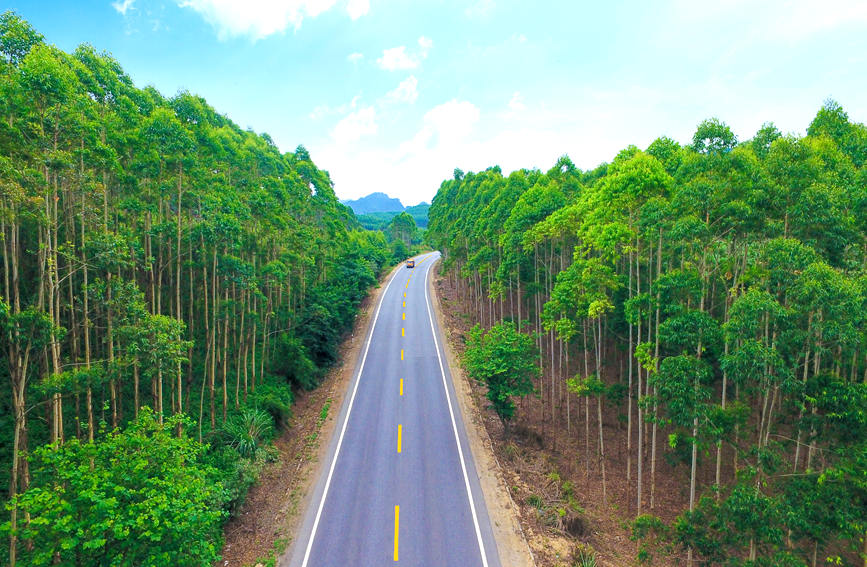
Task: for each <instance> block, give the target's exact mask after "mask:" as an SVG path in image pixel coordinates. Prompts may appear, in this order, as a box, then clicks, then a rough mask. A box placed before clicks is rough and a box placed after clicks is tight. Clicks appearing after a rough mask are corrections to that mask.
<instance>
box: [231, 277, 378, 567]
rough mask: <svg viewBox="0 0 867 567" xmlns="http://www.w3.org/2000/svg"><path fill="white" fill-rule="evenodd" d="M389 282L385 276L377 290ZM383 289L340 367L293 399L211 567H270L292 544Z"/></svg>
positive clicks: (369, 303) (366, 304)
mask: <svg viewBox="0 0 867 567" xmlns="http://www.w3.org/2000/svg"><path fill="white" fill-rule="evenodd" d="M390 276H391V272H389V273H388V274H387V275H385V276H383V278H381V279H380V284H381V283H383V282H384V281H386V280H387V278H388V277H390ZM382 289H383V288H382V287H381V286H380V287H378V288H376V289H374V290H372V291H371V293H370V294H369V295H368V296H367V298H365V300H364V301H363V303H362V304H361V308H360V310H359V314H358V317H357V318H356V321H355V326H354V328H353V330H352V333H351V335H349V336H347V337H346V338H345V339H344V341H343V344H342V345H341V347H340V353H339V358H338V361H339V362H338V363H337V365H335V367H334V368H333V369H331V371H330V372H329V373H328V376H327V377H326V378H325V380H324V381H323V382H322V384H321V385H320V386H319V387H318V388H316V389H315V390H313V391H311V392H301V393H299V394H298V395H297V398H296V399H295V402H294V404H293V405H292V419H291V421H290V424H289V427H288V428H286V429H284V430H283V431H282V432H281V434H280V436H279V437H278V438H277V439H276V440H275V441H274V445H275V447H276V448H277V451H278V455H279V457H278V458H277V460H276V461H275V462H273V463H269V464H268V465H266V466H265V468H264V470H263V471H262V474H261V475H260V477H259V480H258V481H257V482H256V484H255V485H254V486H253V487H251V488H250V492H249V493H248V494H247V498H246V500H245V501H244V504H243V506H242V507H241V509H240V510H239V512H238V514H237V515H236V516H235V517H233V518H232V519H231V520H229V522H227V523H226V526H225V528H224V541H225V542H224V544H223V551H222V556H223V559H222V560H220V561H219V562H217V563H216V564H215V565H217V566H223V567H230V566H237V567H241V566H248V565H267V564H271V565H273V564H274V563H273V561H275V560H276V558H278V557H280V556H281V555H282V554H283V552H284V551H285V550H286V549H287V548H288V547H289V544H291V543H292V541H293V537H294V535H295V531H296V529H297V528H298V525H299V523H300V521H301V517H302V515H303V512H304V510H305V508H306V506H305V504H306V502H307V499H308V496H309V494H310V491H311V489H312V488H313V483H314V482H315V481H316V478H317V477H318V472H319V466H320V463H321V462H322V459H323V457H324V454H325V452H326V450H327V448H328V442H329V440H330V439H331V434H332V433H333V431H334V426H335V424H336V422H337V415H338V414H339V413H340V407H341V405H342V404H343V396H344V394H345V393H346V390H347V388H348V385H349V383H350V382H351V381H352V376H353V373H354V371H355V367H356V361H357V360H358V355H359V352H360V350H361V346H362V344H363V342H364V338H365V336H366V334H367V329H368V326H369V325H370V316H371V314H372V312H373V310H374V309H375V307H376V304H377V302H378V301H379V294H380V293H381V292H382ZM323 416H324V418H323Z"/></svg>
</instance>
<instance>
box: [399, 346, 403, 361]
mask: <svg viewBox="0 0 867 567" xmlns="http://www.w3.org/2000/svg"><path fill="white" fill-rule="evenodd" d="M400 359H401V360H403V349H400Z"/></svg>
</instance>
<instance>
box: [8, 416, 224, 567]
mask: <svg viewBox="0 0 867 567" xmlns="http://www.w3.org/2000/svg"><path fill="white" fill-rule="evenodd" d="M182 423H183V421H182V420H181V419H180V418H169V419H166V421H165V423H163V424H161V423H159V421H158V420H157V419H156V417H155V416H154V415H153V413H152V412H151V411H150V410H149V409H147V408H143V410H142V412H141V415H140V417H139V419H138V420H137V421H135V422H133V423H130V424H129V425H128V426H127V428H126V429H124V430H122V431H121V430H115V431H112V432H109V433H107V434H106V435H105V437H103V438H101V439H100V440H98V441H96V442H93V443H81V442H80V441H78V440H76V439H73V440H71V441H69V442H68V443H66V444H65V445H60V446H55V445H46V446H43V447H40V448H38V449H36V450H35V451H34V453H33V457H32V459H33V462H32V467H31V470H32V471H33V479H32V482H31V485H30V488H29V489H28V490H27V491H26V492H25V493H23V494H21V495H20V496H19V498H18V505H19V507H20V509H21V510H22V511H24V512H26V513H28V514H29V515H30V522H29V523H28V524H27V525H26V526H25V527H23V528H19V533H18V535H19V538H20V540H21V541H22V542H27V543H28V544H27V545H20V546H19V548H18V550H19V554H20V563H21V564H22V565H67V566H79V565H81V566H84V565H88V566H92V565H112V566H115V565H117V566H130V567H132V566H139V565H152V566H175V565H188V566H196V565H201V566H207V565H211V564H213V562H214V561H216V560H217V558H218V554H219V550H220V539H221V533H220V522H221V519H222V517H223V511H222V506H223V503H224V501H225V498H226V493H225V490H224V487H223V486H222V484H221V483H220V482H219V480H218V479H219V476H220V474H219V472H218V471H217V470H215V469H213V468H212V467H210V466H208V465H205V464H203V462H202V460H201V459H202V457H203V454H204V452H205V450H206V446H205V445H202V444H200V443H198V442H196V441H195V440H193V439H190V438H188V437H187V436H186V435H181V436H180V437H179V436H178V435H177V433H176V432H177V428H178V426H179V425H181V424H182ZM185 425H187V426H189V425H191V424H189V423H188V424H185ZM9 529H10V524H9V522H7V523H5V524H4V525H3V526H2V527H0V532H5V533H6V535H7V536H8V532H9Z"/></svg>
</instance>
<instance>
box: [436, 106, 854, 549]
mask: <svg viewBox="0 0 867 567" xmlns="http://www.w3.org/2000/svg"><path fill="white" fill-rule="evenodd" d="M865 162H867V128H865V126H864V125H863V124H860V123H854V122H852V121H851V120H850V119H849V117H848V115H847V113H846V112H845V111H844V110H843V108H841V106H840V105H839V104H837V103H836V102H834V101H831V100H829V101H827V102H826V103H825V104H824V105H823V106H822V108H821V109H820V110H819V111H818V113H817V114H816V116H815V118H814V119H813V121H812V122H811V123H810V124H809V126H808V128H807V130H806V136H797V135H785V134H783V133H781V132H780V131H779V130H778V129H777V128H776V127H775V126H774V125H773V124H772V123H766V124H764V125H763V126H762V128H761V129H760V130H759V131H758V132H757V133H756V134H755V136H754V137H753V138H752V139H749V140H746V141H739V140H738V139H737V138H736V136H735V135H734V134H733V132H732V130H731V129H730V128H729V127H728V126H727V125H726V124H725V123H724V122H721V121H720V120H718V119H709V120H705V121H704V122H702V123H701V124H700V125H699V126H698V128H697V130H696V132H695V134H694V136H693V139H692V141H691V143H690V144H687V145H681V144H679V143H678V142H676V141H674V140H672V139H670V138H667V137H660V138H658V139H656V140H655V141H653V143H651V144H650V145H649V146H648V147H647V148H646V149H644V150H641V149H639V148H637V147H635V146H629V147H627V148H626V149H624V150H623V151H621V152H620V153H619V154H617V156H616V157H615V158H614V159H613V160H612V161H611V163H606V164H602V165H600V166H599V167H597V168H595V169H592V170H588V171H582V170H580V169H578V168H577V167H575V165H574V164H573V162H572V161H571V160H570V159H569V158H568V157H566V156H564V157H561V158H560V159H559V160H557V162H556V164H555V165H554V166H553V167H552V168H551V169H550V170H548V171H547V172H543V171H539V170H519V171H515V172H513V173H511V174H509V175H508V176H504V175H503V173H502V171H501V169H500V168H499V167H497V166H494V167H491V168H488V169H486V170H484V171H481V172H478V173H464V172H463V171H461V170H459V169H456V170H455V171H454V176H453V178H451V179H447V180H445V181H443V182H442V184H441V185H440V187H439V190H438V193H437V195H436V197H435V198H434V200H433V203H432V205H431V209H430V222H429V228H428V232H427V238H428V240H429V241H430V242H431V244H432V245H433V246H434V247H435V248H438V249H440V250H441V251H442V252H443V254H444V262H443V271H444V274H445V275H446V277H447V278H448V280H450V281H451V282H452V285H453V286H454V287H455V288H456V289H457V290H458V294H459V296H460V298H462V302H463V305H464V308H463V309H464V310H465V311H466V312H468V313H469V315H470V318H471V322H472V323H476V324H477V326H476V327H475V329H473V330H472V331H471V332H470V333H469V334H468V336H467V350H466V353H465V356H464V364H465V367H466V368H467V371H468V373H469V374H470V376H473V377H475V378H476V379H478V380H480V381H484V383H485V384H487V387H488V390H487V391H488V394H487V395H488V399H489V400H490V401H491V406H492V409H493V410H494V411H495V412H496V414H497V415H498V416H499V417H500V418H501V419H502V421H503V423H504V425H505V427H504V435H505V436H506V437H508V435H509V433H510V431H511V430H515V429H516V428H517V427H518V426H519V425H521V424H530V425H533V426H535V427H536V430H537V431H538V433H539V434H540V435H541V436H542V437H543V438H545V437H547V438H548V439H549V441H548V445H550V444H551V441H550V439H551V438H552V437H553V435H552V433H551V432H552V431H555V430H556V431H559V432H563V431H565V432H566V433H567V435H568V436H569V437H570V438H571V439H573V440H574V441H575V442H574V443H573V445H570V446H574V447H576V449H575V452H574V453H573V455H572V456H571V457H568V458H564V460H567V461H568V460H571V461H572V462H574V463H577V466H578V467H579V470H581V471H583V473H584V475H583V478H585V479H586V480H585V482H587V483H592V484H594V485H596V486H598V487H600V488H601V500H602V501H603V505H604V506H608V508H607V509H608V510H609V511H610V512H611V513H612V514H614V513H617V514H621V515H622V516H625V517H626V518H627V520H628V521H629V522H631V533H632V534H633V538H635V539H637V540H638V541H639V542H640V547H639V557H637V558H636V559H637V560H638V561H640V562H652V560H653V558H654V557H655V556H658V555H660V554H662V555H667V556H669V557H671V558H674V559H673V560H674V562H675V564H686V565H698V564H701V565H731V566H735V565H738V566H740V565H744V566H746V565H750V566H757V565H765V566H782V565H787V566H801V565H812V566H815V565H819V564H826V563H832V564H848V565H867V537H865V535H867V476H865V471H867V411H865V410H867V163H865ZM528 362H529V363H530V364H528ZM530 394H532V395H530ZM510 424H511V425H510ZM621 449H622V450H623V451H625V456H624V458H623V459H622V460H617V461H615V460H614V459H613V458H612V453H613V452H619V451H620V450H621ZM615 463H617V465H616V468H615V465H614V464H615ZM663 464H666V467H668V468H667V469H666V470H673V471H674V472H673V473H672V475H673V476H674V481H675V482H676V483H677V487H678V490H676V491H675V493H679V494H681V495H682V498H681V500H680V508H679V510H678V511H677V512H676V514H675V515H673V517H669V518H666V519H664V518H661V517H660V516H659V515H658V510H659V502H660V500H661V498H662V497H666V496H670V495H669V494H660V490H659V485H660V482H661V479H660V477H659V475H660V470H661V469H662V466H663ZM669 465H670V466H669ZM554 474H555V473H551V475H549V478H553V475H554ZM558 478H559V477H558ZM578 478H579V479H580V478H582V476H581V475H580V474H579V475H578ZM613 480H619V481H620V482H618V483H613V482H612V481H613ZM612 485H616V486H618V487H622V488H621V489H620V492H619V493H612V488H611V487H612ZM563 486H564V488H563V490H562V491H563V492H564V493H565V492H567V489H566V488H565V487H566V484H564V485H563ZM573 492H574V491H573ZM534 498H536V504H537V505H538V497H537V496H534ZM615 501H616V503H617V504H619V505H615ZM617 510H619V511H617ZM561 513H565V511H563V510H561ZM556 520H557V518H556V517H555V518H554V521H556ZM576 564H583V563H576Z"/></svg>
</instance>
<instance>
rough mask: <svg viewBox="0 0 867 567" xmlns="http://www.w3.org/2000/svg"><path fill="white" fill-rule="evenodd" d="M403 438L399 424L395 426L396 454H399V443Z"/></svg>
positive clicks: (401, 427)
mask: <svg viewBox="0 0 867 567" xmlns="http://www.w3.org/2000/svg"><path fill="white" fill-rule="evenodd" d="M402 438H403V426H402V425H401V424H399V423H398V424H397V452H398V453H400V442H401V439H402Z"/></svg>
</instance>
